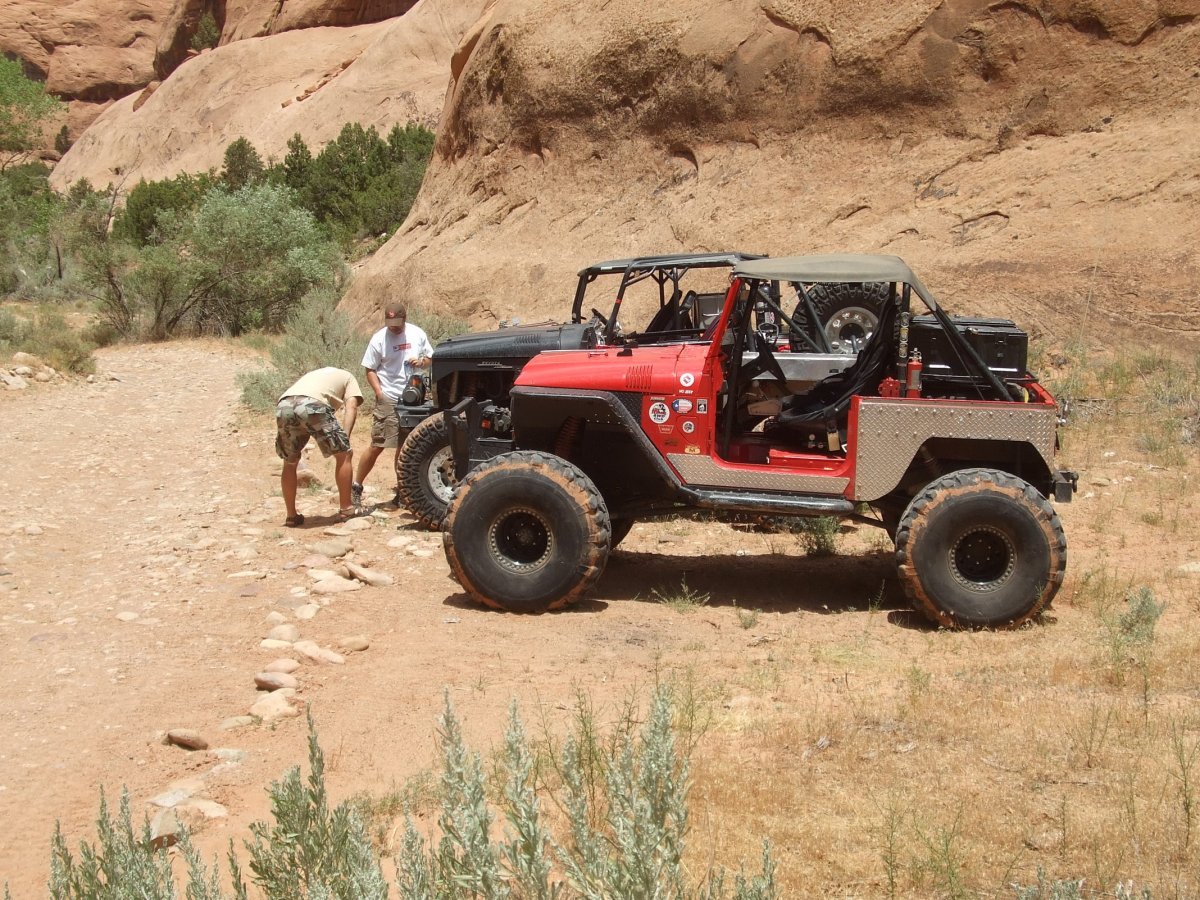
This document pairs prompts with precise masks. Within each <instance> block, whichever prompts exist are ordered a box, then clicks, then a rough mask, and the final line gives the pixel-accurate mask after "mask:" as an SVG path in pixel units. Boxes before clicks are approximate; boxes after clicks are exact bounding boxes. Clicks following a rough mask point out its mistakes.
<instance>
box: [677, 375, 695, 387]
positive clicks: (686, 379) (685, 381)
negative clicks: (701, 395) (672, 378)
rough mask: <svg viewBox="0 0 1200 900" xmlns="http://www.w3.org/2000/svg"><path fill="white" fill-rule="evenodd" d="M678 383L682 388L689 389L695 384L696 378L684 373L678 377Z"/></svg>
mask: <svg viewBox="0 0 1200 900" xmlns="http://www.w3.org/2000/svg"><path fill="white" fill-rule="evenodd" d="M679 383H680V384H682V385H683V386H684V387H691V386H692V385H693V384H695V383H696V376H695V375H693V374H692V373H691V372H684V373H683V374H682V375H680V376H679Z"/></svg>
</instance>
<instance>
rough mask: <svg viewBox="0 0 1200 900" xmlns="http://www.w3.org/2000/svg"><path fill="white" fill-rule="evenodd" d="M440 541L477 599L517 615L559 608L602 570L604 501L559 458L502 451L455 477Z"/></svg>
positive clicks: (605, 530) (604, 557) (606, 531)
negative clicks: (455, 485) (456, 484)
mask: <svg viewBox="0 0 1200 900" xmlns="http://www.w3.org/2000/svg"><path fill="white" fill-rule="evenodd" d="M442 541H443V545H444V546H445V550H446V559H447V560H448V561H449V563H450V570H451V572H452V573H453V575H454V577H455V578H456V579H458V583H459V584H461V585H462V586H463V588H464V589H465V590H466V591H467V593H468V594H470V595H471V596H472V597H474V598H475V599H476V600H478V601H480V602H481V603H484V604H486V605H488V606H491V607H494V608H496V609H505V610H509V611H511V612H522V613H540V612H544V611H546V610H549V609H560V608H561V607H563V606H566V605H567V604H568V603H571V602H573V601H574V600H576V599H578V598H579V597H581V596H582V595H583V594H584V593H585V592H586V591H587V590H588V589H589V588H590V587H591V586H592V585H594V584H595V583H596V581H597V580H598V579H599V578H600V575H601V573H602V572H603V571H604V565H605V563H606V562H607V561H608V554H609V548H610V543H609V541H610V522H609V517H608V507H607V506H605V504H604V498H603V497H602V496H601V495H600V492H599V491H598V490H597V489H596V486H595V485H594V484H592V480H591V479H590V478H588V477H587V475H585V474H584V473H583V472H582V471H581V470H580V469H579V468H578V467H576V466H574V465H572V464H571V463H569V462H567V461H566V460H564V459H560V458H559V457H557V456H553V455H551V454H548V453H536V452H531V451H517V452H515V453H505V454H502V455H500V456H497V457H494V458H492V459H490V460H488V461H487V462H484V463H481V464H480V465H479V466H477V467H476V468H475V469H473V470H472V471H471V472H470V473H469V474H468V475H467V477H466V478H464V479H463V481H462V484H461V485H459V488H458V490H457V491H455V493H454V498H453V500H451V502H450V508H449V511H448V513H447V515H446V520H445V524H444V526H443V530H442Z"/></svg>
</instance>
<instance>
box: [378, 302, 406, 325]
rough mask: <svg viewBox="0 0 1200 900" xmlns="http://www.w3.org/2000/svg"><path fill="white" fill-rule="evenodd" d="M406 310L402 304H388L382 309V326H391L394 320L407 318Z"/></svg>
mask: <svg viewBox="0 0 1200 900" xmlns="http://www.w3.org/2000/svg"><path fill="white" fill-rule="evenodd" d="M407 313H408V309H407V308H406V307H405V306H404V304H403V303H389V304H388V305H387V306H385V307H384V308H383V324H385V325H393V324H395V320H396V319H404V318H406V317H407Z"/></svg>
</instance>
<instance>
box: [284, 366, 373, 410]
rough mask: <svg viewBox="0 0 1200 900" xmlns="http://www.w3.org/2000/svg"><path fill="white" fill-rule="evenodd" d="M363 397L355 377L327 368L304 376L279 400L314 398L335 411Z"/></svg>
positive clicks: (343, 371) (340, 370) (342, 370)
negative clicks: (353, 399) (350, 401)
mask: <svg viewBox="0 0 1200 900" xmlns="http://www.w3.org/2000/svg"><path fill="white" fill-rule="evenodd" d="M362 395H363V394H362V391H360V390H359V389H358V382H357V381H355V380H354V376H353V375H351V374H350V373H349V372H347V371H346V370H345V369H335V368H334V367H333V366H326V367H325V368H324V369H313V370H312V371H311V372H309V373H308V374H307V375H304V376H302V377H301V379H300V380H299V381H297V382H296V383H295V384H293V385H292V386H291V387H290V388H288V389H287V390H286V391H284V392H283V393H282V394H280V395H279V399H280V400H282V399H283V398H284V397H312V398H313V399H314V400H320V401H321V402H322V403H325V404H328V405H329V406H331V407H333V408H334V409H341V408H342V405H343V404H344V403H345V402H346V401H347V400H348V399H350V398H351V397H358V398H359V399H360V400H361V399H362Z"/></svg>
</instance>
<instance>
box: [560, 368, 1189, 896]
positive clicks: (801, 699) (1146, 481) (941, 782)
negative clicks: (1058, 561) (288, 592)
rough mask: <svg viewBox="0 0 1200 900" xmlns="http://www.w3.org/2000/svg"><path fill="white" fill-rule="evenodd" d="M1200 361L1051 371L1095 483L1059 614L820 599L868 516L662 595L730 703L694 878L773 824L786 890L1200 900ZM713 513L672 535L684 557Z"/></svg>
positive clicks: (698, 768) (701, 684) (1069, 449)
mask: <svg viewBox="0 0 1200 900" xmlns="http://www.w3.org/2000/svg"><path fill="white" fill-rule="evenodd" d="M1198 372H1200V367H1197V364H1196V363H1194V362H1192V361H1182V362H1179V361H1168V360H1165V359H1164V358H1163V357H1161V356H1146V357H1133V356H1130V357H1129V358H1115V359H1109V360H1095V359H1083V358H1077V359H1075V360H1067V364H1066V365H1064V366H1063V367H1061V368H1060V369H1059V370H1058V371H1056V372H1055V373H1054V377H1053V378H1052V379H1050V380H1051V381H1057V383H1058V386H1059V387H1060V388H1061V387H1062V386H1063V385H1066V386H1068V387H1070V388H1071V390H1072V391H1073V392H1074V393H1073V396H1075V397H1082V398H1086V399H1088V400H1089V401H1090V402H1087V403H1082V404H1081V403H1076V404H1075V412H1076V417H1075V419H1074V420H1073V422H1072V424H1070V425H1069V426H1068V427H1067V428H1066V429H1065V430H1064V432H1063V444H1064V449H1063V453H1062V458H1061V464H1062V465H1064V466H1065V467H1068V468H1075V469H1078V470H1079V471H1080V472H1081V474H1082V477H1081V482H1080V491H1079V494H1078V495H1077V497H1076V499H1075V501H1074V502H1073V503H1071V504H1067V505H1062V506H1060V507H1059V510H1060V513H1061V515H1062V517H1063V519H1064V525H1065V528H1066V532H1067V536H1068V542H1069V546H1070V550H1069V552H1070V565H1069V571H1068V575H1067V582H1066V584H1065V585H1064V586H1063V589H1062V590H1061V591H1060V593H1059V595H1058V597H1057V598H1056V600H1055V602H1054V607H1053V608H1052V610H1051V611H1050V614H1049V615H1048V616H1047V617H1046V619H1045V621H1043V622H1041V623H1039V624H1036V625H1033V626H1030V627H1026V628H1024V629H1022V630H1019V631H1017V632H1009V633H991V632H962V633H959V632H946V631H941V630H937V629H933V628H930V627H928V626H926V625H925V624H924V623H923V622H921V621H920V620H919V619H918V618H917V617H915V616H914V615H912V614H911V613H910V612H908V611H907V610H905V609H904V608H903V606H904V604H903V601H902V600H899V599H898V598H897V596H896V591H895V587H894V585H892V586H890V587H889V586H886V585H885V586H884V587H881V588H880V589H879V590H878V591H874V590H873V589H870V588H869V589H868V591H870V592H869V593H864V594H863V595H861V596H855V597H848V596H841V597H838V596H833V594H834V593H835V591H834V590H831V591H830V594H829V595H828V597H827V599H828V602H825V599H826V598H825V596H823V595H822V593H821V591H822V587H821V584H822V579H823V578H825V577H832V576H834V575H835V574H836V575H843V574H844V573H846V572H848V571H863V572H874V571H875V570H876V569H878V568H880V565H879V561H880V554H881V552H882V551H883V548H882V547H881V546H880V543H879V539H878V536H877V534H876V533H875V532H874V531H873V530H870V529H862V530H859V531H856V532H851V533H849V534H845V535H841V536H840V539H839V545H838V554H839V555H838V557H837V558H836V560H835V561H832V562H831V561H828V560H820V559H816V560H814V559H808V558H806V557H805V556H804V554H803V553H802V552H800V551H799V549H798V548H797V547H796V545H795V543H794V541H792V543H791V545H790V546H788V547H782V546H781V545H777V544H775V543H772V541H774V540H775V539H776V538H780V537H782V538H788V539H789V540H790V539H792V536H791V535H783V536H778V535H768V536H766V538H764V540H763V542H762V546H761V548H760V549H759V552H758V553H757V554H755V555H753V556H748V557H747V558H746V559H745V561H744V562H745V566H746V569H745V572H747V573H748V572H749V571H750V570H751V568H750V567H754V570H755V572H756V574H755V576H754V578H750V577H748V576H747V575H742V576H741V577H734V578H731V579H730V580H728V581H722V580H721V579H719V578H716V577H713V576H712V574H711V573H708V574H707V575H705V576H704V578H703V579H702V580H697V581H696V583H695V585H689V583H688V582H687V581H686V580H684V581H680V582H679V583H678V587H676V586H675V585H674V584H672V585H669V586H666V587H662V588H659V589H658V590H657V592H653V593H652V595H651V596H650V598H649V601H650V602H653V601H657V602H659V603H663V604H665V605H667V606H670V607H672V608H673V609H676V610H679V611H689V612H691V613H692V614H693V615H692V616H691V617H689V618H690V619H691V620H692V621H695V620H697V619H701V620H703V622H704V623H706V624H705V626H704V627H705V628H710V629H711V630H709V631H706V632H704V633H705V634H706V635H707V636H710V638H711V639H710V640H700V641H697V640H692V639H689V640H687V641H680V642H679V643H676V644H671V643H669V642H666V643H664V645H662V648H661V650H660V651H657V652H656V656H655V665H654V672H653V680H655V681H658V680H660V679H671V680H673V681H676V682H678V683H680V684H683V685H686V686H687V689H688V691H689V692H690V696H692V697H694V698H696V699H697V701H698V704H699V705H701V706H703V708H704V710H705V713H706V714H707V715H709V716H711V719H709V720H706V725H705V727H704V728H703V733H702V734H699V733H697V732H693V733H692V734H693V736H697V735H698V739H697V740H696V741H695V751H694V756H693V768H692V776H693V791H692V802H691V818H690V822H691V837H690V841H689V857H688V860H689V865H690V871H691V872H692V874H693V875H694V877H695V878H696V879H697V880H699V878H700V877H701V876H702V875H703V873H704V872H705V871H706V870H707V869H708V867H709V866H710V865H712V864H713V863H714V862H717V863H720V864H723V865H726V866H732V867H734V868H736V867H737V865H738V864H739V861H740V862H741V863H743V864H745V865H746V866H747V867H748V868H751V869H753V868H754V867H755V866H756V864H757V861H758V860H759V858H760V853H761V844H760V841H761V840H762V838H764V837H766V838H769V839H770V841H771V842H772V845H773V851H772V852H773V854H774V856H775V858H776V860H777V862H778V872H777V880H778V884H779V889H780V896H782V897H939V898H940V897H1012V896H1015V893H1016V892H1015V887H1014V886H1016V885H1025V886H1029V885H1034V884H1036V883H1037V881H1038V874H1039V871H1041V872H1044V873H1045V876H1046V878H1047V879H1048V880H1049V881H1050V882H1053V881H1054V880H1056V879H1080V878H1082V879H1084V880H1085V882H1084V887H1085V891H1084V895H1085V896H1114V895H1115V891H1116V889H1117V886H1118V885H1119V884H1124V885H1125V886H1126V887H1128V886H1129V885H1130V884H1132V885H1134V886H1135V887H1136V890H1137V891H1140V890H1141V889H1143V888H1146V889H1149V890H1150V891H1151V892H1152V895H1153V896H1154V897H1156V898H1158V897H1194V896H1197V895H1198V894H1200V767H1197V762H1198V761H1200V702H1198V700H1197V697H1198V696H1200V695H1198V691H1197V680H1196V677H1195V674H1194V671H1195V662H1194V661H1195V659H1196V656H1197V649H1198V648H1197V645H1198V644H1200V638H1198V637H1197V634H1198V629H1197V628H1196V626H1195V621H1196V618H1197V612H1198V606H1200V596H1198V592H1200V574H1188V573H1185V572H1183V571H1181V569H1180V567H1181V566H1182V565H1183V564H1185V563H1188V562H1197V561H1200V543H1198V542H1197V540H1196V538H1195V537H1194V534H1195V526H1194V525H1193V524H1192V523H1194V522H1195V521H1196V520H1197V519H1198V518H1200V492H1198V491H1197V488H1196V485H1197V481H1198V480H1200V465H1198V464H1197V447H1196V445H1195V444H1192V443H1188V442H1187V440H1186V431H1185V429H1184V425H1185V423H1186V420H1187V418H1188V416H1194V415H1195V413H1196V403H1197V392H1196V381H1197V379H1196V375H1197V373H1198ZM1160 432H1161V433H1162V434H1165V435H1178V439H1174V438H1172V439H1171V440H1157V439H1152V438H1153V437H1154V435H1156V434H1159V433H1160ZM1148 435H1149V436H1150V437H1149V438H1148V437H1147V436H1148ZM713 527H717V528H723V527H724V526H711V525H707V524H704V523H697V522H692V521H687V520H680V521H676V522H670V523H664V525H663V528H662V533H663V534H665V535H670V536H671V540H669V541H666V543H667V544H668V545H669V548H670V549H671V552H673V553H676V554H679V553H681V552H682V550H681V549H680V547H681V546H684V547H687V548H691V547H692V544H693V543H696V544H697V545H699V544H702V543H703V542H705V541H708V542H709V545H710V546H711V545H712V541H713V538H712V535H711V533H710V532H708V531H706V529H711V528H713ZM706 535H707V537H706ZM725 539H726V540H728V535H727V534H726V535H725ZM718 540H720V539H719V538H718ZM748 545H749V543H748V542H747V544H744V545H742V546H748ZM654 546H655V547H657V543H656V544H655V545H654ZM889 551H890V547H889ZM697 552H699V551H697ZM741 555H742V554H741V552H740V550H739V552H738V556H739V557H741ZM781 556H784V557H787V558H790V559H794V560H795V564H794V565H795V568H794V569H793V568H790V567H789V566H790V565H791V564H790V563H788V562H787V559H784V560H782V561H781ZM648 558H649V557H648ZM741 562H742V561H741V560H740V559H739V562H738V564H739V565H741ZM798 572H799V573H803V574H802V575H799V576H798V577H797V576H796V575H795V573H798ZM772 573H773V574H772ZM764 581H765V582H767V583H768V586H769V587H768V588H763V587H758V585H760V584H761V583H762V582H764ZM839 583H840V584H842V585H845V584H846V581H845V580H843V581H841V582H839ZM854 583H855V584H863V583H867V584H869V583H871V579H870V578H869V577H868V578H859V579H856V580H854ZM700 584H703V585H704V587H703V590H701V588H700V586H699V585H700ZM776 588H777V590H776ZM843 591H844V588H843ZM700 597H702V598H703V602H696V600H697V598H700ZM587 689H588V690H589V691H590V690H593V689H598V688H597V686H595V685H590V686H588V687H587ZM610 700H611V698H610ZM597 715H599V716H600V718H602V719H604V720H606V721H607V720H612V719H613V718H614V713H613V711H612V710H607V711H606V712H604V713H603V715H600V714H599V713H598V714H597ZM615 718H616V720H618V721H621V720H623V718H624V717H623V716H622V715H621V714H620V707H619V704H618V708H617V713H616V715H615ZM556 722H558V717H557V716H556V715H554V714H551V715H549V716H548V717H547V718H546V719H545V720H544V721H543V722H542V725H543V728H546V729H549V730H551V731H553V730H555V729H556V728H558V727H560V725H561V723H558V724H557V725H556V724H555V723H556ZM689 743H690V740H689ZM553 815H554V814H553V812H552V813H551V816H552V817H553ZM1134 895H1140V894H1136V893H1135V894H1134Z"/></svg>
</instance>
